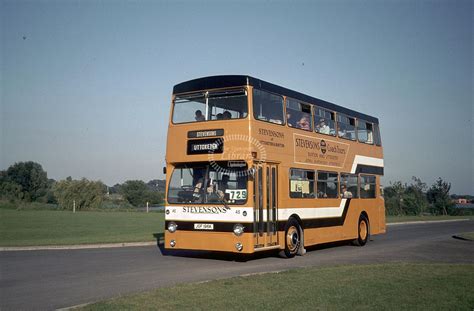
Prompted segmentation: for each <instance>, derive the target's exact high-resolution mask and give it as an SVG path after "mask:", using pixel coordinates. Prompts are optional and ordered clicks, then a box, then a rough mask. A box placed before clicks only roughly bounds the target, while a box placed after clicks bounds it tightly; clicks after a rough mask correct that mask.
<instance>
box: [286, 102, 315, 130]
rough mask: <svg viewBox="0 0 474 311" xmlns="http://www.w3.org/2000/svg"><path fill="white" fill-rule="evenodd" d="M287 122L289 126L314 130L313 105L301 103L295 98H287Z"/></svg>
mask: <svg viewBox="0 0 474 311" xmlns="http://www.w3.org/2000/svg"><path fill="white" fill-rule="evenodd" d="M286 122H287V123H288V126H291V127H296V128H299V129H302V130H306V131H312V129H313V126H312V124H311V105H309V104H305V103H301V102H299V101H297V100H295V99H292V98H287V99H286Z"/></svg>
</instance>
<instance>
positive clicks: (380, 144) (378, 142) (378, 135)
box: [374, 123, 382, 146]
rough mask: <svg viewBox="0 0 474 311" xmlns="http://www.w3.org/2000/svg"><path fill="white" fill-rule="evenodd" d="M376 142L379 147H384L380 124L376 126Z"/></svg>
mask: <svg viewBox="0 0 474 311" xmlns="http://www.w3.org/2000/svg"><path fill="white" fill-rule="evenodd" d="M374 142H375V144H376V145H377V146H382V142H381V140H380V128H379V125H378V124H376V123H375V124H374Z"/></svg>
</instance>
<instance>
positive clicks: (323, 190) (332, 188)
mask: <svg viewBox="0 0 474 311" xmlns="http://www.w3.org/2000/svg"><path fill="white" fill-rule="evenodd" d="M337 176H338V174H337V173H331V172H318V198H337V196H338V190H337V188H338V186H337V184H338V178H337Z"/></svg>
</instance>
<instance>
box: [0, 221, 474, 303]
mask: <svg viewBox="0 0 474 311" xmlns="http://www.w3.org/2000/svg"><path fill="white" fill-rule="evenodd" d="M470 231H474V221H456V222H443V223H428V224H408V225H393V226H389V227H388V232H387V234H385V235H381V236H374V237H373V238H372V241H370V242H369V243H368V244H367V245H366V246H364V247H355V246H351V245H348V244H347V243H335V244H330V245H325V246H319V247H316V248H313V249H311V250H309V251H308V253H307V254H306V255H305V256H302V257H296V258H293V259H289V260H285V259H281V258H279V257H277V256H276V255H274V254H272V253H270V254H268V253H267V254H264V255H259V256H258V257H256V258H253V259H250V260H248V261H245V262H243V261H235V260H234V259H233V257H231V256H225V255H215V254H209V253H204V254H203V253H191V252H181V253H178V254H175V255H173V256H163V255H162V254H161V251H160V249H159V248H158V247H156V246H150V247H125V248H110V249H86V250H84V249H83V250H47V251H14V252H0V310H18V309H42V310H44V309H57V308H64V307H68V306H73V305H78V304H83V303H88V302H93V301H98V300H103V299H107V298H111V297H115V296H118V295H122V294H129V293H134V292H139V291H144V290H149V289H153V288H157V287H162V286H170V285H173V284H176V283H181V282H195V281H204V280H211V279H216V278H226V277H231V276H237V275H243V274H249V273H258V272H265V271H278V270H284V269H290V268H296V267H307V266H325V265H339V264H368V263H386V262H400V261H410V262H445V263H474V242H472V241H463V240H458V239H454V238H452V236H453V235H455V234H458V233H462V232H470Z"/></svg>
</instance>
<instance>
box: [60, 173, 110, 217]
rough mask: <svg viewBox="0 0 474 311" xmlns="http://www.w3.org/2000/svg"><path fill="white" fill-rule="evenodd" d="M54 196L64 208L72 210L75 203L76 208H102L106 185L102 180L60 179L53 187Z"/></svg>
mask: <svg viewBox="0 0 474 311" xmlns="http://www.w3.org/2000/svg"><path fill="white" fill-rule="evenodd" d="M53 192H54V196H55V197H56V200H57V201H58V203H59V205H60V206H61V208H63V209H68V210H72V209H73V205H74V203H75V204H76V210H82V209H97V208H100V206H101V204H102V201H103V197H104V193H105V185H104V184H103V183H102V182H100V181H90V180H87V179H86V178H83V179H81V180H72V179H70V178H68V179H66V180H61V181H58V182H57V183H55V184H54V187H53Z"/></svg>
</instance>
